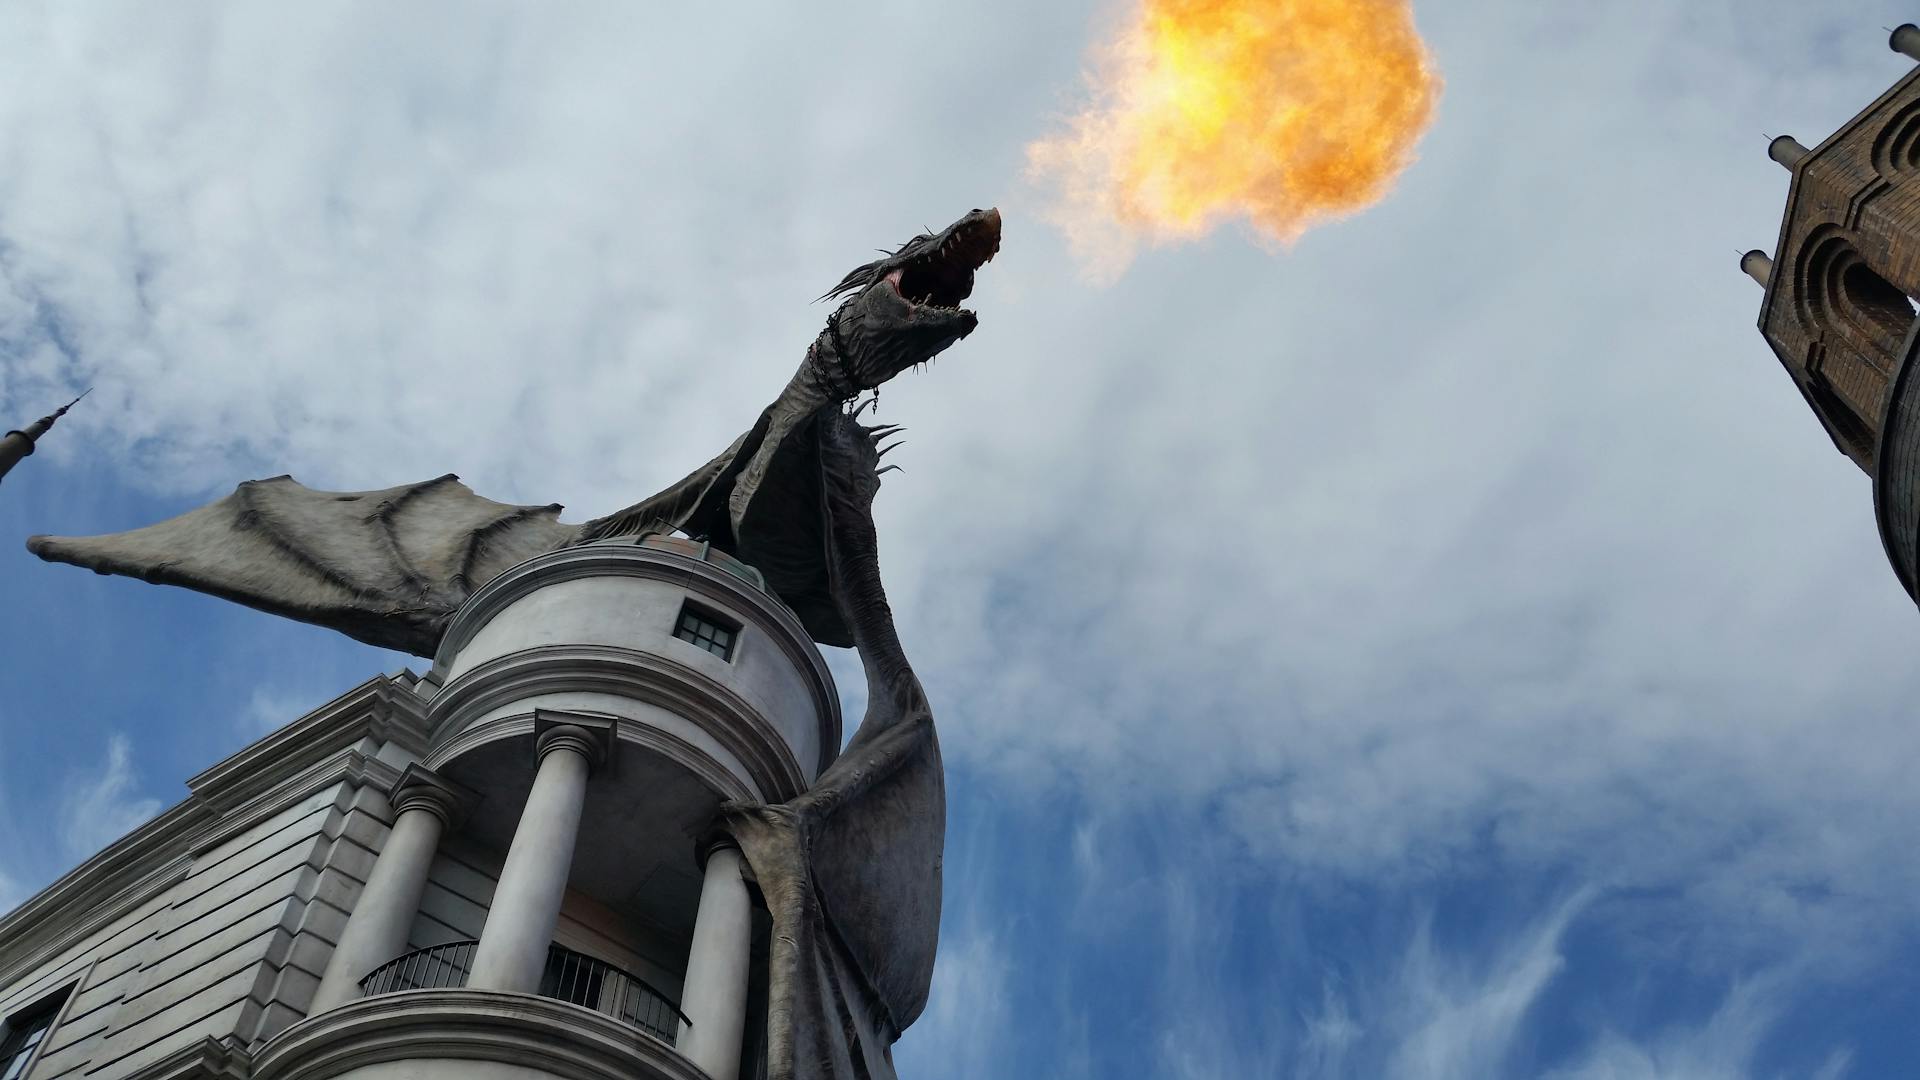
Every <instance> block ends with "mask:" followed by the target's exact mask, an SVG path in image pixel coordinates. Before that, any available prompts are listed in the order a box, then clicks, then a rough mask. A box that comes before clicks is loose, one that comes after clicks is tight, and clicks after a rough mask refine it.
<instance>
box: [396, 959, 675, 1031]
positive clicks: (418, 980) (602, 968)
mask: <svg viewBox="0 0 1920 1080" xmlns="http://www.w3.org/2000/svg"><path fill="white" fill-rule="evenodd" d="M479 944H480V943H479V942H477V941H449V942H447V943H445V944H443V945H431V946H428V947H427V948H424V949H415V950H414V951H413V952H410V953H407V954H405V955H404V956H399V957H396V958H394V959H392V960H389V961H387V962H386V963H384V964H382V965H380V966H379V967H377V968H374V969H373V970H372V971H371V972H369V973H368V974H367V977H366V978H364V979H362V980H360V990H361V993H363V994H364V995H366V996H367V997H374V996H377V995H380V994H392V993H398V992H399V991H402V990H448V989H456V988H458V987H463V986H465V985H466V984H467V974H468V972H470V971H472V969H473V952H474V949H476V948H477V947H478V946H479ZM538 992H539V994H540V996H541V997H544V998H552V999H553V1000H555V1001H566V1002H571V1003H573V1004H575V1005H583V1006H585V1007H587V1008H589V1009H592V1010H593V1011H595V1012H597V1013H600V1014H601V1015H603V1016H611V1017H613V1018H614V1019H615V1020H619V1021H621V1022H622V1023H625V1024H628V1025H631V1026H632V1027H636V1028H639V1029H640V1030H641V1031H644V1032H646V1033H647V1034H649V1035H651V1036H653V1037H654V1038H656V1039H659V1040H660V1041H661V1042H664V1043H666V1044H667V1045H668V1046H672V1045H674V1041H675V1038H676V1036H677V1035H678V1032H679V1026H680V1024H681V1023H682V1022H686V1023H689V1024H691V1023H692V1021H689V1020H687V1019H686V1016H685V1015H684V1014H682V1013H681V1012H680V1007H679V1005H678V1004H677V1003H676V1002H674V1001H673V1000H672V999H671V998H669V997H667V996H666V995H665V994H662V993H661V992H660V991H658V990H655V989H654V988H653V987H652V986H649V985H648V984H647V983H646V981H645V980H643V979H641V978H640V977H639V976H637V975H634V974H632V973H631V972H627V971H622V970H621V969H619V968H617V967H614V966H613V965H612V964H609V963H607V962H605V961H603V960H595V959H594V958H593V957H591V956H587V955H585V954H582V953H577V952H574V951H573V950H572V949H566V948H562V947H560V946H558V945H553V946H550V947H549V948H548V950H547V966H546V969H545V970H544V971H543V972H542V973H541V976H540V989H539V991H538Z"/></svg>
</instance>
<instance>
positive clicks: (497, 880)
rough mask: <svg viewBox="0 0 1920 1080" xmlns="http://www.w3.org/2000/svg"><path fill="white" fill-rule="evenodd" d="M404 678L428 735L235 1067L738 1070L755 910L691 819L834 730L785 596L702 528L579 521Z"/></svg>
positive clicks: (780, 784) (831, 697)
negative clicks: (286, 1020)
mask: <svg viewBox="0 0 1920 1080" xmlns="http://www.w3.org/2000/svg"><path fill="white" fill-rule="evenodd" d="M423 684H424V686H425V687H426V688H427V689H428V692H429V694H430V696H429V698H428V703H427V708H426V720H427V727H428V730H429V739H428V748H427V752H426V753H425V754H424V755H423V756H422V757H421V758H420V760H419V761H417V762H415V763H413V764H411V765H409V766H408V767H407V769H406V772H405V773H404V774H403V776H402V778H401V780H400V781H399V783H398V784H396V785H395V787H394V790H393V795H392V799H391V802H392V807H393V811H394V816H393V826H392V830H391V832H390V833H389V835H388V838H387V840H386V843H385V844H384V845H383V847H382V848H381V851H380V854H379V856H378V858H377V860H376V861H375V864H374V866H373V867H372V869H371V871H370V872H369V874H368V876H367V881H366V885H365V888H364V889H363V890H362V893H361V895H360V897H359V898H358V900H357V901H356V902H355V903H354V905H353V911H352V915H351V917H350V918H349V919H348V920H347V923H346V926H345V928H344V930H343V931H342V932H341V934H340V937H339V941H338V943H337V944H336V946H335V948H334V951H333V954H332V955H331V957H330V958H329V960H328V963H327V966H326V972H325V975H324V976H323V977H322V979H321V982H320V986H319V988H318V989H317V991H316V992H315V995H314V1001H313V1005H312V1007H311V1008H310V1010H309V1014H308V1018H307V1019H306V1020H304V1021H302V1022H300V1023H298V1024H295V1025H294V1026H292V1027H290V1028H288V1029H287V1030H285V1031H284V1032H282V1033H280V1034H279V1035H278V1036H276V1037H275V1038H274V1039H273V1040H272V1041H271V1042H270V1043H268V1044H267V1045H266V1046H264V1047H262V1048H261V1050H260V1053H259V1055H258V1056H257V1057H256V1059H255V1072H254V1075H255V1076H256V1077H259V1078H261V1080H276V1078H285V1080H321V1078H333V1077H353V1078H356V1080H359V1078H365V1080H373V1078H379V1077H396V1078H397V1077H402V1076H405V1077H409V1078H421V1077H438V1076H442V1075H445V1076H448V1077H455V1076H457V1077H460V1078H461V1080H480V1078H490V1077H495V1076H499V1077H507V1076H515V1077H524V1076H534V1077H538V1076H555V1077H569V1078H583V1077H607V1078H613V1077H649V1076H657V1077H689V1078H691V1077H699V1076H707V1077H711V1078H713V1080H733V1078H734V1077H737V1076H740V1075H743V1069H742V1063H743V1061H752V1060H755V1058H756V1055H758V1054H759V1053H761V1052H762V1048H761V1047H760V1045H759V1040H760V1038H761V1034H760V1033H761V1032H762V1031H763V1030H764V1027H765V1025H764V1023H759V1022H756V1021H759V1020H761V1019H762V1018H763V1017H764V1011H765V995H766V987H765V976H764V972H765V963H764V951H765V947H766V942H765V937H766V920H765V915H764V905H763V904H762V903H760V901H759V899H758V897H757V895H756V893H755V890H754V889H753V886H752V883H751V882H750V881H748V880H747V874H746V870H745V867H744V864H743V862H742V860H741V859H740V856H739V853H738V852H737V851H735V850H733V849H732V848H730V847H729V846H727V841H725V840H724V838H722V837H720V836H718V835H717V834H715V833H713V832H712V831H711V826H712V824H713V822H714V820H715V816H716V813H717V811H718V810H719V808H720V806H721V805H722V804H723V803H725V802H728V801H746V802H758V803H779V802H783V801H786V800H788V799H791V798H793V797H794V796H796V795H798V794H800V793H801V792H802V791H804V790H805V789H806V788H807V786H808V784H809V783H811V782H812V780H813V779H814V777H815V776H817V775H818V774H819V772H820V770H821V769H822V768H824V767H825V765H826V764H827V763H828V762H829V761H831V759H832V757H833V755H834V754H835V753H836V752H837V751H838V750H839V746H840V733H841V717H840V710H839V698H838V695H837V693H836V691H835V688H834V685H833V679H832V676H831V675H830V674H829V673H828V670H827V667H826V663H825V661H824V660H823V658H822V657H821V655H820V653H819V650H818V649H817V648H816V647H815V646H814V644H813V641H812V639H811V637H810V636H809V635H808V634H807V632H806V630H805V629H804V628H803V627H802V625H801V623H800V620H799V619H798V617H797V616H795V615H794V613H793V612H792V611H790V610H789V609H788V608H787V607H786V606H785V605H784V604H782V603H781V602H780V600H779V599H777V598H776V597H775V596H774V595H773V594H772V593H771V592H769V591H768V590H767V588H766V587H765V584H764V581H763V580H762V578H761V576H760V574H759V573H758V572H757V571H756V570H754V569H753V568H752V567H750V566H748V565H746V564H744V563H741V562H739V561H737V560H735V559H733V558H731V557H729V556H727V555H726V554H724V553H722V552H719V551H716V550H714V549H713V548H712V547H711V546H709V545H707V544H704V543H699V542H695V541H690V540H685V539H680V538H677V537H672V536H667V535H663V534H658V533H653V534H643V535H641V536H639V537H632V536H629V537H620V538H614V539H609V540H602V541H598V542H594V543H589V544H583V545H580V546H576V547H570V548H564V549H561V550H559V551H554V552H549V553H547V554H544V555H541V556H539V557H536V558H533V559H530V560H528V561H526V562H524V563H521V564H519V565H518V566H516V567H514V568H512V569H510V570H508V571H506V572H505V573H502V574H500V575H499V576H498V577H496V578H494V579H493V580H491V581H489V582H488V583H487V584H486V585H485V586H484V587H482V588H481V589H479V590H478V591H477V592H475V593H474V595H473V596H472V598H471V599H469V600H468V601H467V602H466V603H465V604H464V605H463V606H462V607H461V608H460V610H459V611H458V612H457V613H456V614H455V616H454V617H453V619H452V621H451V623H450V624H449V626H448V629H447V632H446V635H445V637H444V639H443V642H442V644H441V647H440V650H439V652H438V654H437V655H436V656H435V659H434V664H433V669H432V672H431V673H430V674H429V675H428V676H427V677H426V679H424V680H423ZM744 1074H747V1075H750V1074H751V1070H750V1069H748V1070H745V1073H744Z"/></svg>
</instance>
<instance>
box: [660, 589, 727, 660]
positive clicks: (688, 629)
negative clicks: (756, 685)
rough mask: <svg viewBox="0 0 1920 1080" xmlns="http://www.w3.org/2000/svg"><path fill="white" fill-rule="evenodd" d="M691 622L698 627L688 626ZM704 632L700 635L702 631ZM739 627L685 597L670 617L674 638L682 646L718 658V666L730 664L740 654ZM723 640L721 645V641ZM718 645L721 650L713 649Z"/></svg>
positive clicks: (723, 616) (717, 613) (710, 609)
mask: <svg viewBox="0 0 1920 1080" xmlns="http://www.w3.org/2000/svg"><path fill="white" fill-rule="evenodd" d="M689 621H692V622H694V623H697V624H701V625H697V626H689V625H688V622H689ZM703 627H704V628H705V630H706V631H710V632H706V633H703V632H702V628H703ZM740 631H741V625H740V623H739V622H738V621H737V620H735V619H731V618H728V617H727V616H725V615H722V614H720V613H719V612H718V611H715V610H714V609H713V608H710V607H708V606H707V605H705V604H702V603H700V602H699V601H697V600H695V599H693V598H692V597H688V598H687V599H686V600H684V601H682V602H681V604H680V610H679V611H678V612H677V613H676V614H675V615H674V617H673V634H672V636H673V638H674V640H676V641H682V642H685V643H686V644H688V645H691V646H693V647H694V648H696V649H699V650H700V651H702V652H704V653H707V654H708V655H710V656H714V657H718V658H719V660H720V662H721V663H725V664H731V663H733V658H734V657H735V656H737V655H738V654H739V652H740ZM722 637H724V638H725V641H724V642H723V641H722V640H721V638H722ZM715 645H719V646H720V648H717V649H716V648H714V646H715Z"/></svg>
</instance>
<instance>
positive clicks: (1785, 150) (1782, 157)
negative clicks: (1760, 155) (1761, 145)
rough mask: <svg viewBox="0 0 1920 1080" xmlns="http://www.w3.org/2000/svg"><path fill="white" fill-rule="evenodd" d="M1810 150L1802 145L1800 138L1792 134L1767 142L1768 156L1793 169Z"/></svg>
mask: <svg viewBox="0 0 1920 1080" xmlns="http://www.w3.org/2000/svg"><path fill="white" fill-rule="evenodd" d="M1807 154H1808V150H1807V148H1806V147H1804V146H1802V145H1800V140H1799V139H1796V138H1794V137H1793V136H1791V135H1782V136H1780V137H1779V138H1777V139H1774V140H1772V141H1771V142H1769V143H1767V156H1768V157H1770V158H1772V159H1773V160H1775V161H1777V162H1779V163H1780V164H1782V165H1784V166H1786V167H1787V168H1788V169H1789V170H1791V169H1792V168H1793V167H1794V166H1795V165H1798V164H1800V159H1801V158H1803V157H1806V156H1807Z"/></svg>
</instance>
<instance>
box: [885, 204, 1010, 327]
mask: <svg viewBox="0 0 1920 1080" xmlns="http://www.w3.org/2000/svg"><path fill="white" fill-rule="evenodd" d="M999 251H1000V214H999V211H997V210H988V211H986V212H984V213H983V212H981V211H978V210H976V211H974V212H973V213H972V214H970V215H968V216H967V218H966V219H964V220H962V221H961V222H960V223H959V224H957V225H955V226H954V227H953V229H952V230H950V232H949V234H948V236H947V238H946V239H945V240H944V241H942V242H941V244H940V246H939V247H937V248H933V249H932V250H930V251H927V252H926V253H924V254H920V255H916V256H914V257H912V258H910V259H909V260H908V261H907V263H906V265H904V266H900V267H896V268H895V269H893V270H892V271H890V272H889V273H888V274H887V275H886V281H887V282H888V283H890V284H891V285H892V286H893V288H894V291H895V292H897V293H899V294H900V296H901V298H902V299H904V300H906V301H907V303H909V304H911V305H913V306H914V307H915V308H920V307H933V308H944V309H947V310H958V309H959V305H960V301H962V300H965V299H966V298H967V297H968V296H970V295H972V293H973V272H974V271H975V270H978V269H979V268H980V267H981V266H983V265H985V264H987V263H990V262H992V261H993V257H994V255H995V254H997V253H998V252H999Z"/></svg>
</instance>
